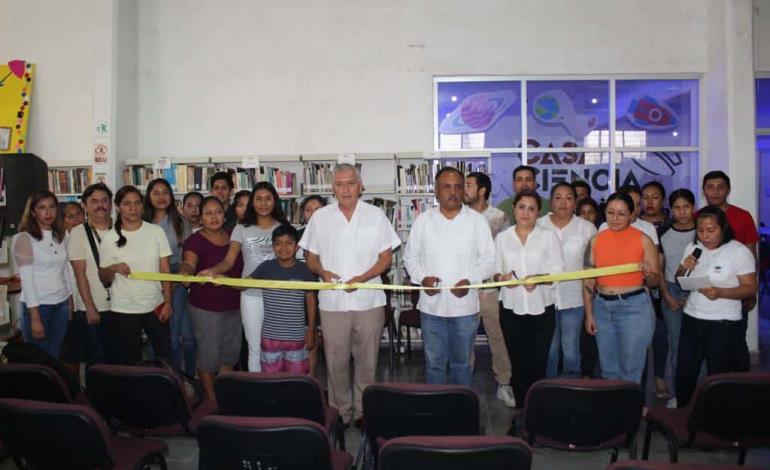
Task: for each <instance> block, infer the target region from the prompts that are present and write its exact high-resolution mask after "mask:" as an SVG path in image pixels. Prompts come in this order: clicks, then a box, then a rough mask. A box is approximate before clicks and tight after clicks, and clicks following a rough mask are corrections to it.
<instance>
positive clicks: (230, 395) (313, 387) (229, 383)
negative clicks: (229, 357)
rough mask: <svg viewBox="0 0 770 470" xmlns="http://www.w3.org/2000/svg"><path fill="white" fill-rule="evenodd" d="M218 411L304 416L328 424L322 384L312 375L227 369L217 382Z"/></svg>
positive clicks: (248, 414) (256, 414)
mask: <svg viewBox="0 0 770 470" xmlns="http://www.w3.org/2000/svg"><path fill="white" fill-rule="evenodd" d="M214 390H215V392H216V396H217V408H218V410H217V414H220V415H229V416H255V417H257V416H258V417H263V418H279V417H284V418H302V419H307V420H310V421H314V422H316V423H319V424H322V425H323V424H325V423H324V395H323V390H322V388H321V384H320V383H319V382H318V380H316V379H315V378H313V377H310V376H309V375H300V374H290V373H282V372H281V373H272V374H267V373H259V372H227V373H223V374H220V375H219V376H218V377H217V380H216V382H214Z"/></svg>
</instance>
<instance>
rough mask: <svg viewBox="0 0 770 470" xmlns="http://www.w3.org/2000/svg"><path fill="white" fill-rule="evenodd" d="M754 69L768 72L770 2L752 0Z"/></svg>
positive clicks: (769, 56) (769, 55)
mask: <svg viewBox="0 0 770 470" xmlns="http://www.w3.org/2000/svg"><path fill="white" fill-rule="evenodd" d="M754 69H755V70H756V71H757V72H770V0H754Z"/></svg>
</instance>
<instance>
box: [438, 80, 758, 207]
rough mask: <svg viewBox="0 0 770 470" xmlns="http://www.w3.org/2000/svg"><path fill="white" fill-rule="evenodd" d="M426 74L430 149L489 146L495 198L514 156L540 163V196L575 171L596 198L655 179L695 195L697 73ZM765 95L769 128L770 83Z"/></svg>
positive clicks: (502, 192) (503, 193)
mask: <svg viewBox="0 0 770 470" xmlns="http://www.w3.org/2000/svg"><path fill="white" fill-rule="evenodd" d="M434 82H435V87H434V90H435V98H436V106H435V110H434V113H435V116H434V121H435V123H436V128H435V131H434V143H435V150H439V151H443V150H466V149H467V150H486V151H490V152H492V154H491V155H492V158H491V161H490V173H491V175H492V179H493V182H494V184H495V187H494V189H493V191H492V197H493V202H494V203H498V202H499V201H501V200H503V199H505V198H507V197H510V195H511V192H512V188H511V173H512V172H513V168H514V167H515V166H516V165H518V164H519V163H526V164H528V165H532V166H534V167H535V168H536V169H537V170H538V184H539V186H538V190H539V191H540V193H541V195H542V196H544V197H548V196H549V191H550V188H551V187H552V186H553V185H554V184H556V183H557V182H560V181H568V182H569V181H574V180H578V179H580V180H585V181H587V182H588V183H589V184H590V185H591V186H592V188H593V194H594V197H595V198H596V199H602V198H605V197H606V196H608V195H609V193H610V192H612V191H614V190H615V189H616V188H618V187H619V186H622V185H623V184H636V185H643V184H644V183H646V182H648V181H653V180H656V181H660V182H661V183H663V185H664V186H665V187H666V188H667V190H669V191H672V190H674V189H676V188H680V187H687V188H689V189H691V190H692V191H693V192H695V193H696V195H697V194H698V193H699V184H698V178H699V174H700V173H699V169H698V161H699V151H700V143H699V140H700V129H699V119H700V94H699V88H700V80H699V79H697V78H694V77H693V78H687V79H679V78H677V79H666V78H660V79H625V78H623V79H621V78H612V77H609V78H607V77H600V78H585V79H583V78H581V79H550V78H549V79H530V78H524V77H511V79H510V80H508V79H498V78H495V79H493V80H487V79H483V78H436V79H435V80H434ZM767 82H770V80H767ZM764 93H765V95H762V96H766V105H767V108H769V109H768V111H769V113H768V116H769V117H768V126H770V83H768V89H767V90H765V91H764ZM757 96H758V100H759V96H760V93H759V91H758V93H757ZM522 102H523V103H525V104H524V105H523V104H522ZM522 112H524V113H525V116H526V119H521V114H522ZM758 112H759V105H758ZM757 119H758V121H757V122H759V117H758V118H757ZM524 142H525V143H526V144H523V143H524ZM514 163H515V164H514Z"/></svg>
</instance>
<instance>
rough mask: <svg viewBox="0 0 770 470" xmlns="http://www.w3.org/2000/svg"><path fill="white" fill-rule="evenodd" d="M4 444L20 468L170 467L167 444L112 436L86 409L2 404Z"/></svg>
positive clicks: (28, 402)
mask: <svg viewBox="0 0 770 470" xmlns="http://www.w3.org/2000/svg"><path fill="white" fill-rule="evenodd" d="M0 439H2V441H3V443H4V444H5V451H6V452H7V453H8V454H9V455H10V456H11V457H12V458H13V459H14V461H15V462H16V466H17V467H19V468H100V469H112V468H125V469H129V468H145V466H146V465H149V464H152V463H155V464H158V465H160V467H161V468H163V469H165V468H166V459H165V457H164V456H163V453H164V452H165V451H166V450H167V446H166V443H165V442H163V441H159V440H150V439H139V438H134V437H119V436H111V435H110V433H109V432H108V430H107V426H106V424H105V422H104V420H102V418H101V417H100V416H99V415H98V414H97V413H96V412H95V411H94V410H92V409H91V408H89V407H87V406H83V405H70V404H61V403H46V402H40V401H33V400H19V399H14V398H3V399H0ZM22 462H24V463H26V464H27V465H23V464H22Z"/></svg>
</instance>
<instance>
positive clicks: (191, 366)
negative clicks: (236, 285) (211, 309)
mask: <svg viewBox="0 0 770 470" xmlns="http://www.w3.org/2000/svg"><path fill="white" fill-rule="evenodd" d="M173 289H174V292H173V297H172V299H171V300H172V305H173V308H174V315H172V316H171V360H172V361H173V363H174V365H175V366H176V367H178V368H179V370H183V371H184V372H186V373H187V374H188V375H191V376H193V377H194V376H195V351H196V347H195V333H194V332H193V327H192V320H191V319H190V314H189V312H188V311H187V289H186V288H185V287H184V286H183V285H182V284H180V283H175V284H174V286H173ZM182 361H184V364H183V362H182ZM183 366H184V367H183Z"/></svg>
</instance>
